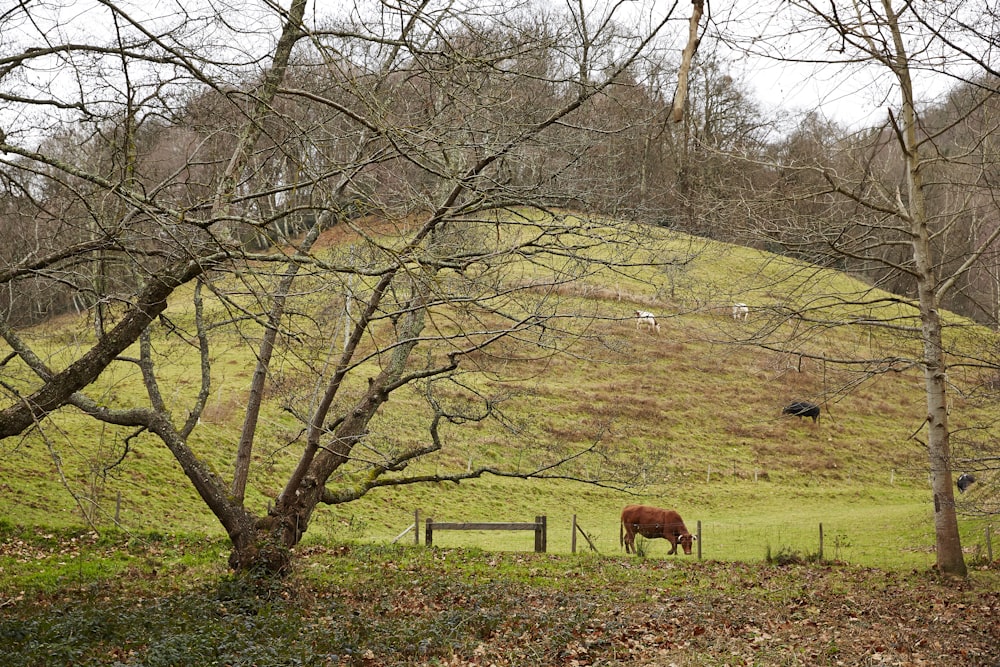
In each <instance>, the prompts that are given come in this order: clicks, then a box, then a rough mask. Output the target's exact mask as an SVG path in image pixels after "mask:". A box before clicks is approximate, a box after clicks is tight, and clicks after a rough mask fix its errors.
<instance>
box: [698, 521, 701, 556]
mask: <svg viewBox="0 0 1000 667" xmlns="http://www.w3.org/2000/svg"><path fill="white" fill-rule="evenodd" d="M698 560H701V519H698Z"/></svg>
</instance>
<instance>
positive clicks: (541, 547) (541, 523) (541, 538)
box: [535, 516, 547, 554]
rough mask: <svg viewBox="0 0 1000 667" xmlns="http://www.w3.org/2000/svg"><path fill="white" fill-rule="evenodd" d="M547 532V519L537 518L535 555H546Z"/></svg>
mask: <svg viewBox="0 0 1000 667" xmlns="http://www.w3.org/2000/svg"><path fill="white" fill-rule="evenodd" d="M545 533H546V531H545V517H544V516H536V517H535V553H538V554H543V553H545V547H546V544H545V543H546V541H547V538H546V534H545Z"/></svg>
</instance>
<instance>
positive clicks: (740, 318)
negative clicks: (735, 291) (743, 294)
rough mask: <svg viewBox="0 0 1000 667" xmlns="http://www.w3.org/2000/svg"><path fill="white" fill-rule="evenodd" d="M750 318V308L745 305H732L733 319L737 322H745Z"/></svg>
mask: <svg viewBox="0 0 1000 667" xmlns="http://www.w3.org/2000/svg"><path fill="white" fill-rule="evenodd" d="M749 317H750V306H748V305H746V304H745V303H737V304H733V319H734V320H736V321H737V322H746V321H747V318H749Z"/></svg>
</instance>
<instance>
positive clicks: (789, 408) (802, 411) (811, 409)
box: [781, 401, 819, 422]
mask: <svg viewBox="0 0 1000 667" xmlns="http://www.w3.org/2000/svg"><path fill="white" fill-rule="evenodd" d="M781 412H782V414H786V415H793V416H795V417H812V420H813V421H814V422H815V421H816V420H817V419H819V406H818V405H816V404H815V403H810V402H809V401H795V402H794V403H789V404H788V405H786V406H785V407H784V409H782V411H781Z"/></svg>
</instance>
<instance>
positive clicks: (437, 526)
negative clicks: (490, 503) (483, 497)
mask: <svg viewBox="0 0 1000 667" xmlns="http://www.w3.org/2000/svg"><path fill="white" fill-rule="evenodd" d="M546 523H547V521H546V517H545V516H536V517H535V520H534V521H533V522H531V523H528V522H522V523H503V522H500V523H494V522H462V523H446V522H441V523H435V522H434V519H430V518H429V519H427V524H426V526H425V528H424V544H426V545H427V546H429V547H430V546H433V545H434V531H435V530H533V531H535V553H540V554H543V553H545V550H546V548H547V546H548V534H547V531H546Z"/></svg>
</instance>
